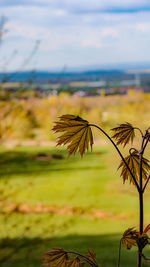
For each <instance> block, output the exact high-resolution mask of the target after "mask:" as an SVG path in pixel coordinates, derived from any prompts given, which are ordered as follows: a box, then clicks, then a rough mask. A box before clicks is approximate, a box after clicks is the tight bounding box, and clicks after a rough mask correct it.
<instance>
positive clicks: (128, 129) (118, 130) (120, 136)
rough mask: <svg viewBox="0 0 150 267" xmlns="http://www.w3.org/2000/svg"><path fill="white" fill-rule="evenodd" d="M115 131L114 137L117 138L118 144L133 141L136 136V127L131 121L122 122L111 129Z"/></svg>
mask: <svg viewBox="0 0 150 267" xmlns="http://www.w3.org/2000/svg"><path fill="white" fill-rule="evenodd" d="M111 130H112V131H114V132H115V134H114V135H113V136H112V138H114V139H116V141H117V145H119V144H124V146H126V144H128V143H129V142H130V141H131V143H132V142H133V139H134V137H135V133H134V127H133V126H132V125H131V124H130V123H128V122H127V123H123V124H120V125H119V126H118V127H115V128H113V129H111Z"/></svg>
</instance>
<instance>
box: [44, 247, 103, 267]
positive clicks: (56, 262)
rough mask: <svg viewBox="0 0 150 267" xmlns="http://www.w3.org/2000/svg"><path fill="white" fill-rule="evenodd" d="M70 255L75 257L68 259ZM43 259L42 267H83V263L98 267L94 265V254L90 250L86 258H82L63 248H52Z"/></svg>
mask: <svg viewBox="0 0 150 267" xmlns="http://www.w3.org/2000/svg"><path fill="white" fill-rule="evenodd" d="M70 254H73V255H75V257H74V258H72V257H70ZM43 258H44V263H43V266H49V267H84V266H85V262H86V263H88V264H89V265H91V266H93V267H98V265H97V264H96V254H95V253H94V252H93V251H90V250H88V252H87V256H83V255H81V254H78V253H76V252H68V251H66V250H64V249H63V248H53V249H52V250H50V251H48V252H46V253H45V254H44V255H43ZM81 258H82V259H81Z"/></svg>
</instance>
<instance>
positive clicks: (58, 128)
mask: <svg viewBox="0 0 150 267" xmlns="http://www.w3.org/2000/svg"><path fill="white" fill-rule="evenodd" d="M53 131H55V132H56V133H63V132H64V133H63V134H62V135H61V136H59V138H58V143H57V145H66V144H68V147H67V149H68V151H69V154H70V155H71V154H75V153H76V152H77V150H79V152H80V154H81V156H83V154H84V153H85V151H86V150H88V148H89V145H90V146H91V148H92V146H93V135H92V131H91V127H90V126H89V123H88V121H86V120H83V119H82V118H80V117H79V116H75V115H63V116H61V117H60V121H58V122H56V123H55V125H54V127H53Z"/></svg>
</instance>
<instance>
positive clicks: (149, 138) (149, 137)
mask: <svg viewBox="0 0 150 267" xmlns="http://www.w3.org/2000/svg"><path fill="white" fill-rule="evenodd" d="M145 138H146V134H145ZM149 140H150V133H149V135H148V137H147V139H146V142H145V144H144V147H143V154H144V151H145V148H146V146H147V144H148V141H149Z"/></svg>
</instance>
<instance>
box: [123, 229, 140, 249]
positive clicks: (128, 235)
mask: <svg viewBox="0 0 150 267" xmlns="http://www.w3.org/2000/svg"><path fill="white" fill-rule="evenodd" d="M138 236H139V233H138V232H137V231H136V230H134V228H129V229H127V230H126V231H125V232H124V234H123V237H122V244H123V245H124V246H125V247H126V248H127V249H131V248H132V246H135V245H136V242H137V240H138Z"/></svg>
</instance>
